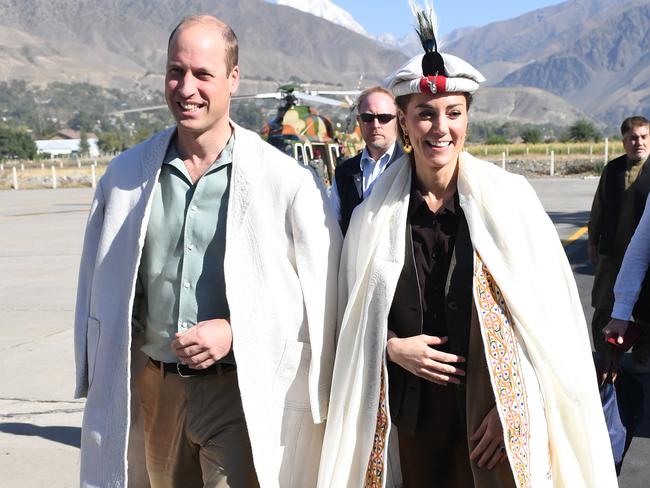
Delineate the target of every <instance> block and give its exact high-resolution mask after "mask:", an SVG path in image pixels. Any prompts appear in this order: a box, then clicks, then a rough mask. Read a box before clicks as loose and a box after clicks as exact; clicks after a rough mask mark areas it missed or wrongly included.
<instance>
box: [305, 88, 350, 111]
mask: <svg viewBox="0 0 650 488" xmlns="http://www.w3.org/2000/svg"><path fill="white" fill-rule="evenodd" d="M293 96H294V97H296V98H297V99H298V100H302V101H305V102H312V103H322V104H323V105H332V106H334V107H343V108H347V107H349V106H350V105H349V104H348V102H346V101H344V100H336V99H334V98H327V97H321V96H320V95H312V94H310V93H305V92H293Z"/></svg>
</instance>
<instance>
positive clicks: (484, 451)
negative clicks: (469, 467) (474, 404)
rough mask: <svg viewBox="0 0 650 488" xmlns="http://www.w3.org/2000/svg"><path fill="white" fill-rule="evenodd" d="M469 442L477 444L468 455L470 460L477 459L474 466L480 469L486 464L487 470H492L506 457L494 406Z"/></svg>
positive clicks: (501, 431) (501, 429)
mask: <svg viewBox="0 0 650 488" xmlns="http://www.w3.org/2000/svg"><path fill="white" fill-rule="evenodd" d="M469 440H470V441H471V442H473V443H474V442H478V444H476V447H474V449H473V450H472V452H471V453H470V455H469V458H470V459H477V458H478V461H477V462H476V464H477V465H478V467H479V468H482V467H483V466H485V465H486V464H487V469H492V468H494V467H495V466H496V465H497V464H499V463H502V462H503V461H505V460H506V458H507V457H508V456H507V455H506V452H505V448H504V446H503V427H502V426H501V420H499V413H498V412H497V407H496V405H495V406H494V407H493V408H492V410H490V411H489V412H488V414H487V415H486V416H485V418H484V419H483V422H481V425H479V428H478V429H477V430H476V432H474V433H473V434H472V435H471V437H470V438H469Z"/></svg>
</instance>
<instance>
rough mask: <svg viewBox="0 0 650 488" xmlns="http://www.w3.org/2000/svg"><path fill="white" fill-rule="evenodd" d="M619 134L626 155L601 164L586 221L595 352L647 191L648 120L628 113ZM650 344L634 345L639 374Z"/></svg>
mask: <svg viewBox="0 0 650 488" xmlns="http://www.w3.org/2000/svg"><path fill="white" fill-rule="evenodd" d="M621 133H622V135H623V147H624V149H625V155H623V156H621V157H618V158H616V159H613V160H612V161H610V162H608V163H607V165H606V166H605V169H604V170H603V174H602V176H601V178H600V182H599V184H598V190H597V191H596V195H595V196H594V201H593V205H592V208H591V218H590V221H589V247H588V252H589V259H590V260H591V262H592V263H593V264H594V265H595V266H596V271H595V275H594V286H593V289H592V293H591V302H592V306H593V307H594V316H593V319H592V322H591V328H592V334H593V339H594V347H595V348H596V350H597V351H604V350H605V340H604V336H603V333H602V329H603V327H605V326H606V325H607V323H608V322H609V319H610V316H611V314H612V308H613V306H614V292H613V290H614V283H615V281H616V276H617V274H618V271H619V269H620V267H621V262H622V260H623V256H624V254H625V250H626V249H627V245H628V243H629V242H630V239H631V238H632V235H633V234H634V231H635V229H636V227H637V225H638V223H639V220H640V219H641V215H642V214H643V210H644V208H645V202H646V197H647V195H648V193H649V192H650V165H648V163H647V160H648V156H649V155H650V121H648V119H646V118H645V117H640V116H635V117H629V118H627V119H625V120H624V121H623V124H622V125H621ZM644 335H645V336H647V335H648V334H647V333H646V334H644ZM649 345H650V340H648V338H647V337H643V338H642V340H641V341H640V342H639V343H638V345H637V346H636V347H635V351H634V353H633V359H634V360H635V363H636V364H635V368H636V369H637V370H639V372H641V371H648V372H650V355H649V354H648V353H649V352H650V350H649V349H650V348H649V347H648V346H649Z"/></svg>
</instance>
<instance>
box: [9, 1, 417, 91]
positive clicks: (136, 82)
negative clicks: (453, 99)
mask: <svg viewBox="0 0 650 488" xmlns="http://www.w3.org/2000/svg"><path fill="white" fill-rule="evenodd" d="M201 12H208V13H212V14H214V15H216V16H218V17H220V18H222V19H224V20H225V21H227V22H228V23H229V24H230V25H231V26H232V27H233V29H234V30H235V32H236V33H237V36H238V37H239V40H240V44H241V54H240V57H241V59H240V64H241V68H242V72H243V76H244V77H245V78H252V79H259V80H264V79H266V80H278V81H286V80H289V79H292V78H293V79H294V80H300V81H304V82H315V83H327V84H334V85H336V84H341V85H345V86H355V85H356V82H357V80H358V79H359V76H360V75H361V74H363V75H364V78H365V79H367V80H371V81H372V80H374V81H377V80H380V79H382V78H383V77H384V76H385V73H387V72H388V71H389V70H391V69H393V68H394V67H395V66H397V65H399V64H400V63H402V62H403V61H404V60H405V59H406V57H405V56H404V55H403V54H401V53H399V52H398V51H395V50H389V49H385V48H382V47H380V46H379V45H377V44H376V43H375V42H373V41H372V40H370V39H368V38H366V37H364V36H362V35H359V34H357V33H354V32H352V31H349V30H347V29H345V28H343V27H340V26H337V25H334V24H332V23H331V22H328V21H326V20H323V19H320V18H317V17H314V16H313V15H309V14H305V13H303V12H300V11H298V10H296V9H293V8H290V7H285V6H280V5H273V4H269V3H266V2H263V1H261V0H219V1H218V2H216V1H214V0H174V1H171V0H157V1H155V2H151V1H147V0H0V26H2V27H1V28H0V80H1V79H11V78H20V79H26V80H29V81H31V82H37V83H44V82H49V81H85V82H91V83H97V84H100V85H105V86H106V85H110V86H118V87H122V88H133V87H137V86H140V85H148V86H157V87H159V86H160V81H161V80H160V78H161V75H162V72H163V67H164V60H165V50H166V47H167V36H168V34H169V32H170V30H171V29H172V28H173V26H174V25H175V24H176V23H177V22H178V21H179V20H180V18H181V17H182V16H184V15H187V14H192V13H201Z"/></svg>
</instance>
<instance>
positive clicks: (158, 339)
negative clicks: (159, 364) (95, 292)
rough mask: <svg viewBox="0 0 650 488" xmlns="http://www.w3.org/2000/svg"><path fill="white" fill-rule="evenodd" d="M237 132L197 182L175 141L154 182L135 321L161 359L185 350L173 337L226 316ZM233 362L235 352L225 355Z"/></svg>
mask: <svg viewBox="0 0 650 488" xmlns="http://www.w3.org/2000/svg"><path fill="white" fill-rule="evenodd" d="M233 145H234V136H233V137H231V138H230V140H229V141H228V143H227V144H226V146H225V147H224V149H223V151H222V152H221V154H220V156H219V158H218V159H217V160H216V161H215V162H214V163H213V164H212V165H211V166H210V167H209V168H208V170H207V171H206V172H205V174H204V175H203V176H201V178H200V179H199V180H198V181H197V182H196V183H195V184H192V180H191V178H190V176H189V173H188V172H187V169H186V168H185V164H184V163H183V160H182V159H181V158H180V157H179V154H178V150H177V148H176V145H175V142H174V141H172V143H171V144H170V145H169V148H168V150H167V154H166V155H165V159H164V161H163V165H162V167H161V170H160V176H159V178H158V182H157V183H156V188H155V189H154V192H153V196H152V199H153V201H152V204H151V214H150V218H149V224H148V226H147V233H146V237H145V242H144V248H143V250H142V259H141V261H140V268H139V270H138V283H137V285H136V299H135V302H134V313H133V317H134V324H135V325H136V327H138V326H139V327H140V328H141V329H142V330H143V331H144V345H143V347H142V351H143V352H144V353H145V354H147V355H148V356H149V357H151V358H153V359H156V360H158V361H163V362H168V363H173V362H178V358H177V357H176V355H175V354H174V353H173V352H172V350H171V347H170V344H171V342H172V341H173V340H174V339H175V334H176V333H177V332H184V331H186V330H188V329H189V328H190V327H192V326H194V325H196V324H197V323H198V322H201V321H204V320H209V319H215V318H227V317H229V315H230V313H229V310H228V302H227V300H226V286H225V281H224V274H223V260H224V251H225V243H226V215H227V211H228V193H229V188H230V173H231V170H232V149H233ZM224 359H225V360H226V362H234V361H233V360H232V355H229V356H228V357H227V358H224Z"/></svg>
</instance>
